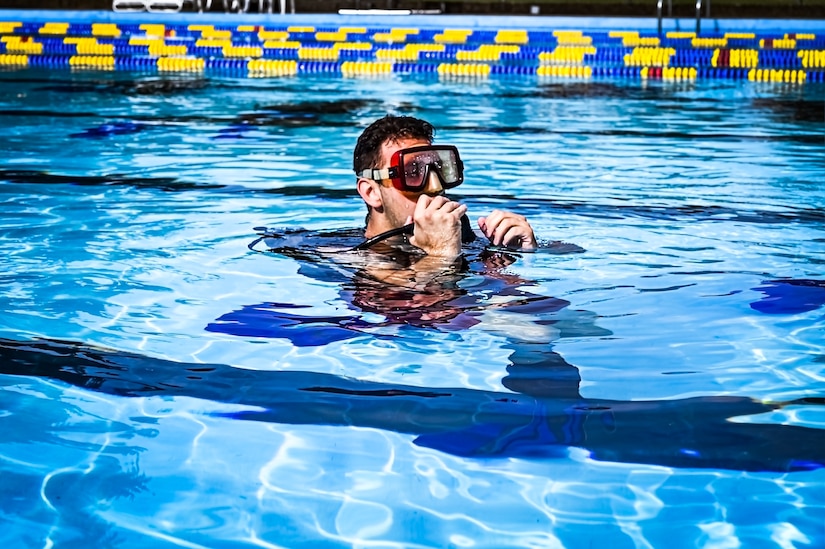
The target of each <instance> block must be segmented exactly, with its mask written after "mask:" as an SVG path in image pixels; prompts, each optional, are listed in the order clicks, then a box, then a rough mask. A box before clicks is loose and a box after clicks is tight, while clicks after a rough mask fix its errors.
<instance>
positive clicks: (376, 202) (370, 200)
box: [356, 177, 384, 210]
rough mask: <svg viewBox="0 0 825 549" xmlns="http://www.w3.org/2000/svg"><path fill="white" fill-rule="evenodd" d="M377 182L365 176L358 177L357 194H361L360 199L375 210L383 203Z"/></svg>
mask: <svg viewBox="0 0 825 549" xmlns="http://www.w3.org/2000/svg"><path fill="white" fill-rule="evenodd" d="M378 185H379V183H376V182H375V181H372V180H370V179H367V178H365V177H359V178H358V186H357V187H356V188H357V189H358V194H360V195H361V199H362V200H363V201H364V202H365V203H366V204H367V206H369V207H370V208H372V209H374V210H377V209H379V208H381V206H383V205H384V201H383V200H382V198H381V191H379V190H378Z"/></svg>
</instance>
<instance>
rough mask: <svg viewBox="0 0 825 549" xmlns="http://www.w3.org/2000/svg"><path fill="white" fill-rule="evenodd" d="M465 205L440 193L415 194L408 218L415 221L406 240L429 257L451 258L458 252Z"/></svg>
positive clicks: (465, 209) (459, 252) (458, 253)
mask: <svg viewBox="0 0 825 549" xmlns="http://www.w3.org/2000/svg"><path fill="white" fill-rule="evenodd" d="M466 212H467V206H465V205H464V204H459V203H458V202H453V201H452V200H449V199H448V198H446V197H444V196H428V195H426V194H422V195H421V196H420V197H418V202H417V203H416V205H415V211H414V212H413V217H412V219H409V220H407V223H412V222H415V229H414V232H413V236H412V237H411V238H410V243H411V244H412V245H413V246H416V247H418V248H421V249H422V250H424V252H426V253H427V255H429V256H433V257H442V258H446V259H450V260H452V259H455V258H456V257H458V256H459V255H461V216H463V215H464V214H465V213H466Z"/></svg>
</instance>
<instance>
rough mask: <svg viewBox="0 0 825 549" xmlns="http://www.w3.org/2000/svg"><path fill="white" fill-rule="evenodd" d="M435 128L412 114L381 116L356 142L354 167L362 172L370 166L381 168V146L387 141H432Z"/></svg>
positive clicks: (358, 171) (357, 171) (353, 159)
mask: <svg viewBox="0 0 825 549" xmlns="http://www.w3.org/2000/svg"><path fill="white" fill-rule="evenodd" d="M434 134H435V129H434V128H433V126H432V124H430V123H429V122H427V121H425V120H421V119H420V118H414V117H412V116H395V115H393V114H388V115H387V116H385V117H384V118H379V119H378V120H376V121H375V122H373V123H372V124H370V125H369V126H367V129H365V130H364V131H363V133H362V134H361V135H360V136H359V137H358V142H357V143H356V144H355V151H354V152H353V155H352V168H353V169H354V170H355V173H361V172H362V171H364V170H368V169H370V168H381V166H379V165H378V163H379V162H380V161H381V146H382V145H383V144H384V143H385V142H387V141H398V140H400V139H423V140H425V141H429V142H430V143H432V141H433V135H434Z"/></svg>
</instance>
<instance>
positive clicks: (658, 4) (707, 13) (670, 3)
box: [656, 0, 710, 36]
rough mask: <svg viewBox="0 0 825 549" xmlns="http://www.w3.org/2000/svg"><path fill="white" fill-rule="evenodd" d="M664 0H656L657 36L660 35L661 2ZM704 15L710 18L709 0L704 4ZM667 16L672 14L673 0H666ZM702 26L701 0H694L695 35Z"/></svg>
mask: <svg viewBox="0 0 825 549" xmlns="http://www.w3.org/2000/svg"><path fill="white" fill-rule="evenodd" d="M663 3H664V0H656V18H657V19H658V20H659V36H661V35H662V4H663ZM705 6H706V7H705V17H707V18H708V19H710V0H707V4H706V5H705ZM667 16H668V17H672V16H673V0H667ZM701 28H702V0H696V35H697V36H698V35H699V31H700V30H701Z"/></svg>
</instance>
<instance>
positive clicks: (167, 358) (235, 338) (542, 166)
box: [0, 70, 825, 548]
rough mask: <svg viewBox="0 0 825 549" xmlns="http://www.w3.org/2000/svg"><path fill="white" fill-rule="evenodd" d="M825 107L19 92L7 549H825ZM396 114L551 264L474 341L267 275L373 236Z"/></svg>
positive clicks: (267, 85)
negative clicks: (268, 243)
mask: <svg viewBox="0 0 825 549" xmlns="http://www.w3.org/2000/svg"><path fill="white" fill-rule="evenodd" d="M823 97H825V90H823V88H822V87H821V85H820V86H816V85H805V86H795V85H776V84H765V83H747V82H735V83H729V82H701V81H700V82H694V83H667V82H649V83H640V82H638V81H631V82H627V81H619V80H617V81H610V80H601V81H593V82H576V81H544V82H537V81H531V80H527V79H524V80H490V81H473V80H444V81H438V80H436V79H432V78H429V79H428V78H417V79H416V78H403V77H380V78H358V79H342V78H323V77H301V78H291V79H267V80H252V79H237V80H236V79H229V78H217V77H208V78H202V77H171V76H170V77H158V76H155V75H135V74H124V73H119V74H106V73H100V72H74V73H68V72H62V73H53V74H50V73H46V72H37V71H34V70H27V71H19V72H14V71H10V72H4V73H0V118H2V126H3V127H4V128H5V130H4V132H2V134H0V151H2V153H3V154H2V157H1V158H2V159H0V211H1V212H2V215H0V279H2V286H0V304H1V305H2V307H0V311H2V312H1V313H0V338H2V339H1V340H0V355H2V358H1V359H0V368H2V373H0V384H1V385H0V386H2V389H0V390H1V391H2V392H1V393H0V395H2V402H3V406H2V414H0V429H1V430H0V469H2V470H1V471H0V478H2V481H0V521H2V523H3V524H4V526H3V528H2V529H0V540H2V541H3V542H4V543H5V544H6V545H10V546H21V547H23V546H25V547H30V546H59V547H75V546H76V547H89V546H117V547H145V546H147V545H148V544H152V546H153V547H155V546H156V547H172V546H186V547H197V546H202V547H243V546H253V545H255V546H271V547H339V546H340V547H349V546H358V547H362V546H373V547H393V546H395V547H405V548H407V547H589V546H595V547H611V548H613V547H615V548H624V547H668V548H672V547H675V548H679V547H822V546H824V545H825V527H824V526H823V524H825V490H823V489H822V488H823V485H824V483H825V469H823V459H825V409H823V407H822V398H823V397H825V282H823V280H825V273H823V266H824V265H825V214H823V211H825V185H823V181H825V154H823V153H825V132H823V127H824V125H825V101H823V99H822V98H823ZM385 112H394V113H403V114H412V115H416V116H420V117H423V118H426V119H428V120H429V121H431V122H432V123H433V124H434V125H435V126H436V128H437V135H436V139H437V141H440V142H442V143H453V144H455V145H457V146H458V147H459V149H460V150H461V154H462V157H463V158H464V160H465V163H466V165H467V180H466V182H465V183H464V184H463V185H462V186H461V187H459V188H457V189H456V192H455V193H454V197H455V198H456V199H458V200H461V201H463V202H465V203H466V204H467V205H468V206H469V209H470V213H471V217H473V218H474V217H477V216H479V215H485V214H486V213H488V212H489V211H490V210H492V209H494V208H508V209H512V210H514V211H516V212H518V213H520V214H523V215H525V216H527V217H528V218H529V219H530V221H531V222H532V224H533V226H534V228H535V229H536V233H537V235H538V236H539V238H540V239H541V240H542V241H543V242H544V243H545V244H546V249H545V250H543V251H540V252H538V253H535V254H520V255H518V256H516V257H514V259H515V262H513V263H511V264H509V265H506V266H504V267H503V268H501V269H495V268H493V269H490V268H489V266H488V267H487V268H485V267H483V266H482V265H481V263H480V260H479V254H480V253H481V252H480V251H479V250H478V249H473V250H470V251H468V256H469V258H470V259H471V260H472V261H471V265H470V270H469V271H467V272H464V273H462V274H460V275H459V276H458V280H457V281H453V282H455V283H456V288H455V294H454V296H453V297H454V298H455V300H453V301H450V304H451V306H450V307H447V309H448V310H447V312H446V313H444V314H445V315H446V318H443V319H442V320H441V321H439V320H438V319H437V318H436V319H435V320H432V318H435V317H437V316H438V315H437V314H435V313H433V311H436V312H438V311H442V312H443V310H439V309H437V307H435V308H433V307H431V306H428V305H424V306H422V307H419V309H421V310H423V314H424V315H426V314H427V313H432V314H430V316H423V317H422V314H419V313H418V312H416V313H415V314H411V315H407V316H405V313H406V311H407V309H405V308H404V307H405V306H404V305H403V303H401V304H398V303H395V302H394V303H395V305H397V306H398V307H399V308H400V309H401V312H400V313H399V312H398V311H396V312H394V313H393V314H391V311H390V310H389V309H388V308H387V301H386V299H387V295H386V294H384V293H382V292H380V291H378V292H375V293H374V294H371V299H373V300H374V301H375V303H374V304H373V305H374V306H372V307H370V306H369V305H368V304H367V305H365V304H364V302H362V303H361V306H358V305H357V304H354V303H353V300H352V295H353V292H355V291H357V290H359V287H357V285H356V284H355V282H354V281H353V278H352V277H353V274H352V273H353V270H354V269H355V268H354V267H353V266H352V265H348V264H346V261H344V264H343V265H341V264H336V263H335V262H334V261H333V260H330V261H329V262H326V260H324V259H321V260H319V259H318V258H314V259H313V258H310V259H308V260H301V259H299V258H296V257H295V254H294V253H293V254H290V253H269V252H267V253H255V252H253V251H250V250H249V249H247V244H248V243H250V242H251V241H252V240H253V239H254V238H255V237H256V231H255V230H254V229H253V228H254V227H256V226H267V227H271V228H276V230H283V229H287V228H297V227H301V228H304V229H307V230H309V231H324V230H328V229H339V228H352V227H359V226H361V224H362V222H363V215H364V209H363V206H362V205H361V203H360V201H359V199H358V197H357V195H356V194H355V193H354V180H353V176H352V173H351V170H350V165H351V151H352V147H353V145H354V142H355V139H356V138H357V136H358V135H359V133H360V132H361V130H362V129H363V128H364V127H365V126H366V125H367V124H368V123H369V122H371V121H372V120H374V119H375V118H377V117H379V116H382V115H383V114H384V113H385ZM556 241H561V242H565V243H569V244H573V245H575V246H578V247H580V248H581V249H582V250H583V251H581V252H579V253H575V252H573V253H553V251H554V249H553V246H554V244H552V243H553V242H556ZM556 251H557V250H556ZM333 266H334V268H333ZM491 273H493V274H491ZM422 295H423V298H422V299H426V298H432V299H434V300H436V301H437V300H438V299H439V298H440V297H443V296H442V294H440V293H439V292H438V291H435V292H431V293H427V292H424V293H423V294H422ZM402 297H403V296H402ZM406 297H407V298H408V299H412V296H406ZM382 299H383V300H384V301H382ZM402 301H403V300H402ZM367 302H369V300H367ZM382 307H383V308H382ZM428 307H430V308H428ZM439 314H440V313H439ZM428 318H430V319H431V320H427V319H428ZM405 319H406V320H405ZM765 403H775V404H776V407H775V409H774V407H773V406H772V405H769V404H765ZM782 403H786V404H785V405H782Z"/></svg>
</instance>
